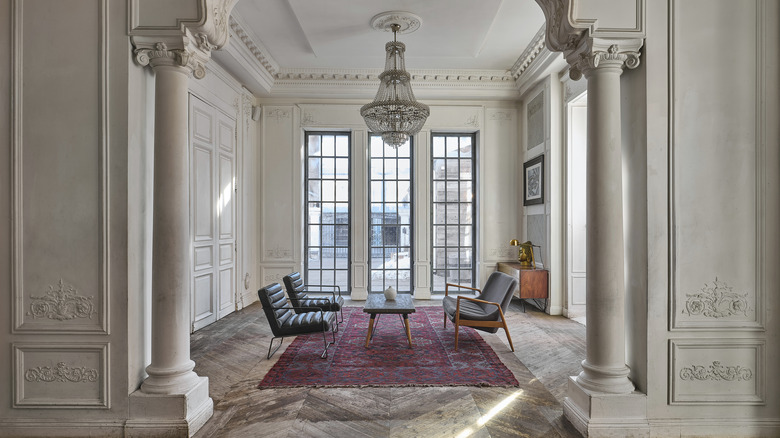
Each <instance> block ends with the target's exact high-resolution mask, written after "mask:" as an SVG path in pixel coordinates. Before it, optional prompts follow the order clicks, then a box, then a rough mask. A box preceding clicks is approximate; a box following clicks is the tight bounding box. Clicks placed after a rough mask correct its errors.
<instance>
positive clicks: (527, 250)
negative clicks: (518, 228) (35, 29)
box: [509, 239, 536, 268]
mask: <svg viewBox="0 0 780 438" xmlns="http://www.w3.org/2000/svg"><path fill="white" fill-rule="evenodd" d="M509 244H510V245H512V246H519V247H520V249H519V250H518V251H517V261H518V262H520V267H521V268H534V267H536V263H535V262H534V245H533V244H532V243H531V241H530V240H529V241H527V242H523V243H520V241H519V240H517V239H512V240H510V241H509Z"/></svg>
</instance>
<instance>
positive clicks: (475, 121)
mask: <svg viewBox="0 0 780 438" xmlns="http://www.w3.org/2000/svg"><path fill="white" fill-rule="evenodd" d="M463 124H464V125H466V126H473V127H475V128H479V117H477V115H476V114H475V115H473V116H471V117H469V118H468V119H466V121H465V122H464V123H463Z"/></svg>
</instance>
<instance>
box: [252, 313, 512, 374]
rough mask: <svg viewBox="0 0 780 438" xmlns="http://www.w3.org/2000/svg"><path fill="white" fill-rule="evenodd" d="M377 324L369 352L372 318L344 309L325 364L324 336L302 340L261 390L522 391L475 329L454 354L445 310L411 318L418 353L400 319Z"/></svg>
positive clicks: (463, 333)
mask: <svg viewBox="0 0 780 438" xmlns="http://www.w3.org/2000/svg"><path fill="white" fill-rule="evenodd" d="M377 321H378V322H377V323H376V324H375V326H376V330H375V332H374V338H373V339H372V340H371V343H370V344H369V347H368V348H366V347H365V342H366V333H367V332H368V322H369V315H368V314H367V313H364V312H363V309H362V308H361V307H346V308H344V322H343V323H342V324H341V328H340V329H339V332H338V333H337V334H336V343H335V344H333V345H331V347H330V349H329V350H328V357H327V358H326V359H321V358H320V354H321V353H322V349H323V348H324V344H323V340H322V334H321V333H314V334H308V335H301V336H298V337H296V338H295V340H294V341H293V342H292V343H291V344H290V345H288V347H287V350H285V352H284V353H283V354H282V355H281V357H279V360H278V361H277V362H276V364H275V365H274V366H273V367H272V368H271V369H270V370H269V371H268V374H266V376H265V377H264V378H263V380H262V382H260V384H259V386H258V387H259V388H261V389H263V388H283V387H302V386H303V387H308V386H311V387H361V386H519V384H518V382H517V380H516V379H515V377H514V374H512V372H511V371H510V370H509V369H508V368H507V367H506V366H505V365H504V364H503V363H502V362H501V360H500V359H499V358H498V356H497V355H496V353H495V352H494V351H493V349H492V348H490V346H489V345H488V344H487V343H486V342H485V340H484V339H482V337H481V336H480V335H479V334H478V333H477V332H476V331H475V330H474V329H472V328H470V327H461V328H460V338H459V342H458V351H455V327H454V325H453V324H452V323H451V322H449V321H448V322H447V328H446V329H445V328H444V325H443V324H444V314H443V312H442V310H441V307H438V306H432V307H418V308H417V311H416V312H415V313H412V314H411V315H409V326H410V328H411V332H412V345H413V347H414V348H409V344H408V342H407V340H406V332H405V329H404V326H403V320H402V319H401V317H400V316H399V315H390V314H385V315H381V316H379V317H378V319H377ZM327 336H328V339H329V340H332V339H333V338H332V337H331V335H330V333H329V334H328V335H327Z"/></svg>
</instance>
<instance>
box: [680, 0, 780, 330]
mask: <svg viewBox="0 0 780 438" xmlns="http://www.w3.org/2000/svg"><path fill="white" fill-rule="evenodd" d="M744 5H745V6H748V5H751V6H752V7H753V8H755V23H754V24H755V26H754V28H755V30H754V35H753V38H755V43H756V44H753V43H752V42H751V41H749V40H747V39H746V36H745V35H742V38H739V35H734V36H731V35H730V36H728V38H729V41H731V43H730V44H731V45H732V46H733V47H732V46H729V47H723V48H718V49H717V50H719V51H727V52H729V53H732V52H733V53H738V54H739V55H738V58H739V59H734V60H732V62H731V63H730V64H729V65H730V67H729V69H736V68H739V69H740V70H741V71H744V72H745V73H746V74H748V75H750V74H751V72H752V74H753V75H755V86H754V87H753V89H752V90H749V91H748V90H747V88H748V86H749V84H750V83H751V82H750V81H748V82H746V83H747V84H748V86H746V87H744V88H745V89H741V90H740V91H744V93H737V92H736V91H733V90H730V91H729V92H730V93H734V94H732V96H736V97H738V98H734V99H732V100H729V102H730V104H733V105H734V107H733V108H732V107H729V108H725V104H724V101H726V100H728V99H729V98H728V97H727V96H723V97H719V96H720V95H718V94H713V95H712V96H715V97H710V98H708V99H703V98H702V99H699V100H701V102H698V101H697V102H696V104H700V105H707V104H710V106H711V107H712V111H711V113H712V114H711V115H709V116H708V117H709V119H707V120H702V123H704V124H706V123H715V124H718V123H721V122H720V120H721V119H722V118H724V117H725V114H726V113H727V112H729V111H730V112H734V113H735V114H741V117H744V118H749V115H746V114H747V113H748V112H749V111H751V110H752V111H755V117H753V118H752V120H754V122H753V126H752V128H751V127H750V126H747V127H746V128H742V126H743V125H744V124H742V125H740V126H739V127H737V126H736V125H735V123H737V122H738V121H734V122H732V123H731V125H725V126H723V130H724V132H729V140H728V141H729V142H730V143H731V144H728V145H726V144H725V142H726V141H727V140H726V139H725V138H723V139H717V141H715V142H712V141H710V139H708V138H698V141H696V142H694V141H693V140H692V139H691V136H692V135H693V134H694V132H695V131H694V130H693V129H691V128H690V126H692V125H691V124H689V123H682V122H681V120H682V119H683V118H685V117H693V116H692V115H691V114H693V113H695V112H696V111H695V109H694V108H690V107H688V106H685V105H689V103H686V102H687V101H686V100H685V96H686V95H688V94H690V93H694V94H696V93H697V91H699V90H691V89H689V88H690V87H689V86H687V84H689V83H690V82H691V81H694V80H695V81H698V80H699V79H705V78H701V77H698V78H691V77H684V76H682V74H681V73H675V74H671V75H670V76H669V97H668V101H669V107H668V111H669V155H668V168H669V181H668V183H669V189H670V190H669V193H670V195H669V196H670V201H669V218H668V221H669V229H670V233H669V260H670V265H669V273H670V277H669V298H668V299H669V329H670V330H671V331H679V330H696V331H718V330H738V331H762V330H764V329H765V324H766V311H765V310H764V309H766V291H765V284H766V281H765V278H766V275H767V273H766V266H765V262H764V261H765V260H767V259H766V257H765V254H766V249H765V247H764V245H765V244H764V242H765V240H766V238H767V234H766V223H765V222H766V215H765V214H764V212H765V210H766V202H767V201H766V199H767V196H768V194H767V191H766V187H767V185H766V166H769V165H772V164H771V163H768V162H767V161H766V160H765V156H766V141H765V138H766V126H765V124H764V120H765V119H766V106H765V97H764V96H766V94H767V84H766V80H765V78H764V66H763V58H764V55H763V52H762V51H763V50H764V49H763V48H764V47H765V46H766V42H765V41H764V39H765V38H766V37H765V34H766V32H765V31H764V27H765V25H764V24H763V23H764V22H765V20H766V17H764V16H763V14H762V12H761V11H762V10H763V5H764V3H763V1H760V0H756V1H753V2H749V3H748V2H745V4H744ZM669 7H670V11H669V51H668V56H669V59H668V61H669V70H670V71H672V72H680V71H682V72H689V71H691V70H690V69H689V68H688V65H689V64H690V63H691V62H695V59H694V60H692V59H691V57H690V56H689V55H690V51H689V50H686V49H687V48H688V46H690V45H694V44H697V42H698V41H699V40H698V39H694V38H701V36H700V35H690V34H686V30H687V29H686V28H685V27H684V26H683V25H682V24H681V23H682V22H683V21H684V20H685V14H686V13H687V14H690V13H691V12H686V10H685V9H684V8H686V7H690V8H692V6H690V5H685V4H684V2H679V1H676V0H670V3H669ZM741 9H742V10H746V11H749V9H746V8H741ZM744 13H745V14H747V13H748V12H744ZM739 18H742V19H743V20H745V19H746V18H745V17H744V16H743V17H735V18H734V19H735V20H737V19H739ZM700 19H704V18H700ZM724 38H726V37H724ZM710 44H711V47H710V48H708V49H707V50H706V51H705V52H704V53H702V54H698V55H696V56H707V53H710V52H712V51H713V50H716V49H715V48H714V47H719V46H718V42H717V41H711V42H710ZM748 46H749V50H737V49H747V48H748ZM677 65H680V66H681V67H677ZM753 68H755V71H753V70H752V69H753ZM720 77H725V78H731V77H732V76H731V75H730V74H728V73H727V72H724V74H723V75H721V76H720ZM706 80H709V81H712V80H713V79H711V77H708V78H706ZM751 80H752V79H751ZM704 86H705V85H702V86H700V87H699V88H701V87H704ZM721 86H724V84H721ZM694 88H695V87H694ZM717 99H720V100H717ZM751 100H752V101H753V102H755V103H754V106H753V108H747V107H748V106H749V104H747V103H745V102H748V101H751ZM737 105H743V106H745V107H746V108H745V109H744V111H741V110H740V109H737V108H738V107H737ZM740 108H741V107H740ZM700 125H701V124H700ZM701 126H704V125H701ZM748 131H750V132H748ZM702 137H703V136H702ZM705 147H706V148H708V154H704V153H702V154H700V156H704V155H710V156H718V155H719V152H718V151H724V150H726V151H727V152H728V153H730V154H732V156H731V157H725V158H722V159H721V162H718V161H716V160H714V159H707V158H705V160H707V161H706V162H704V163H701V166H699V169H705V170H702V171H701V172H700V173H698V174H696V177H697V178H698V180H692V177H691V176H689V175H688V173H689V171H688V167H689V166H688V165H687V164H689V163H690V161H691V159H690V158H687V159H686V155H687V156H688V157H690V154H691V153H692V152H691V150H695V149H696V148H699V149H702V148H705ZM743 157H745V158H744V160H743V161H741V162H740V163H737V164H734V166H737V165H740V164H741V165H742V167H739V168H736V167H735V168H734V169H733V172H734V174H739V173H741V172H743V171H744V172H748V173H747V174H752V175H754V179H753V180H752V182H751V183H747V181H748V180H742V179H739V178H735V177H726V178H721V177H717V175H719V174H720V175H723V174H724V173H723V171H722V167H723V164H722V161H730V162H739V161H740V159H742V158H743ZM751 157H752V158H751ZM686 160H687V161H686ZM748 168H749V170H748ZM714 172H717V173H714ZM727 173H728V172H726V174H727ZM716 177H717V178H718V179H719V180H722V183H721V184H712V185H711V186H712V188H711V189H709V190H706V191H705V189H704V188H703V184H707V182H708V181H710V180H713V181H714V180H715V179H716ZM742 181H745V183H742ZM697 184H698V185H697ZM740 184H741V185H740ZM714 187H719V188H718V189H717V190H716V189H714ZM705 192H706V193H705ZM691 193H697V194H699V195H700V196H699V197H698V198H697V199H693V200H692V199H690V194H691ZM725 193H728V194H731V195H734V196H733V198H732V199H731V201H732V202H730V200H729V199H728V196H729V195H726V194H725ZM748 193H753V194H754V195H753V196H752V197H751V196H749V195H748ZM686 194H689V195H687V196H688V198H686ZM751 203H752V207H751V208H747V207H745V206H746V205H751ZM713 205H719V206H722V207H718V208H715V207H712V206H713ZM702 206H705V208H701V207H702ZM743 207H745V208H743ZM716 210H717V211H720V212H721V214H715V213H714V212H715V211H716ZM710 213H713V214H710ZM693 217H696V218H698V221H697V227H693V226H692V225H691V223H692V218H693ZM713 227H714V228H713ZM697 228H698V229H699V230H702V229H707V230H708V231H707V233H703V232H697V230H696V229H697ZM722 229H728V230H730V232H728V233H726V232H723V233H722V232H721V230H722ZM752 229H754V230H755V231H754V232H753V231H751V230H752ZM716 235H717V236H721V237H718V238H716V237H713V236H716ZM735 242H738V243H735ZM690 248H700V249H699V252H698V253H695V252H691V251H689V249H690ZM686 251H688V252H686ZM729 256H730V257H732V260H727V257H729ZM750 260H753V263H752V265H751V267H750V268H748V269H752V270H753V272H752V276H749V275H743V274H742V272H744V270H742V267H745V266H747V265H749V264H750ZM692 266H697V268H696V269H691V267H692ZM748 277H752V278H748Z"/></svg>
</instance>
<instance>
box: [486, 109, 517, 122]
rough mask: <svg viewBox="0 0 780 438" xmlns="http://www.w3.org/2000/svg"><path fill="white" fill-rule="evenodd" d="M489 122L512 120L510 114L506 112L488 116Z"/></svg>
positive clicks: (497, 112)
mask: <svg viewBox="0 0 780 438" xmlns="http://www.w3.org/2000/svg"><path fill="white" fill-rule="evenodd" d="M490 120H498V121H506V120H512V113H510V112H508V111H496V112H494V113H492V114H490Z"/></svg>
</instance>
